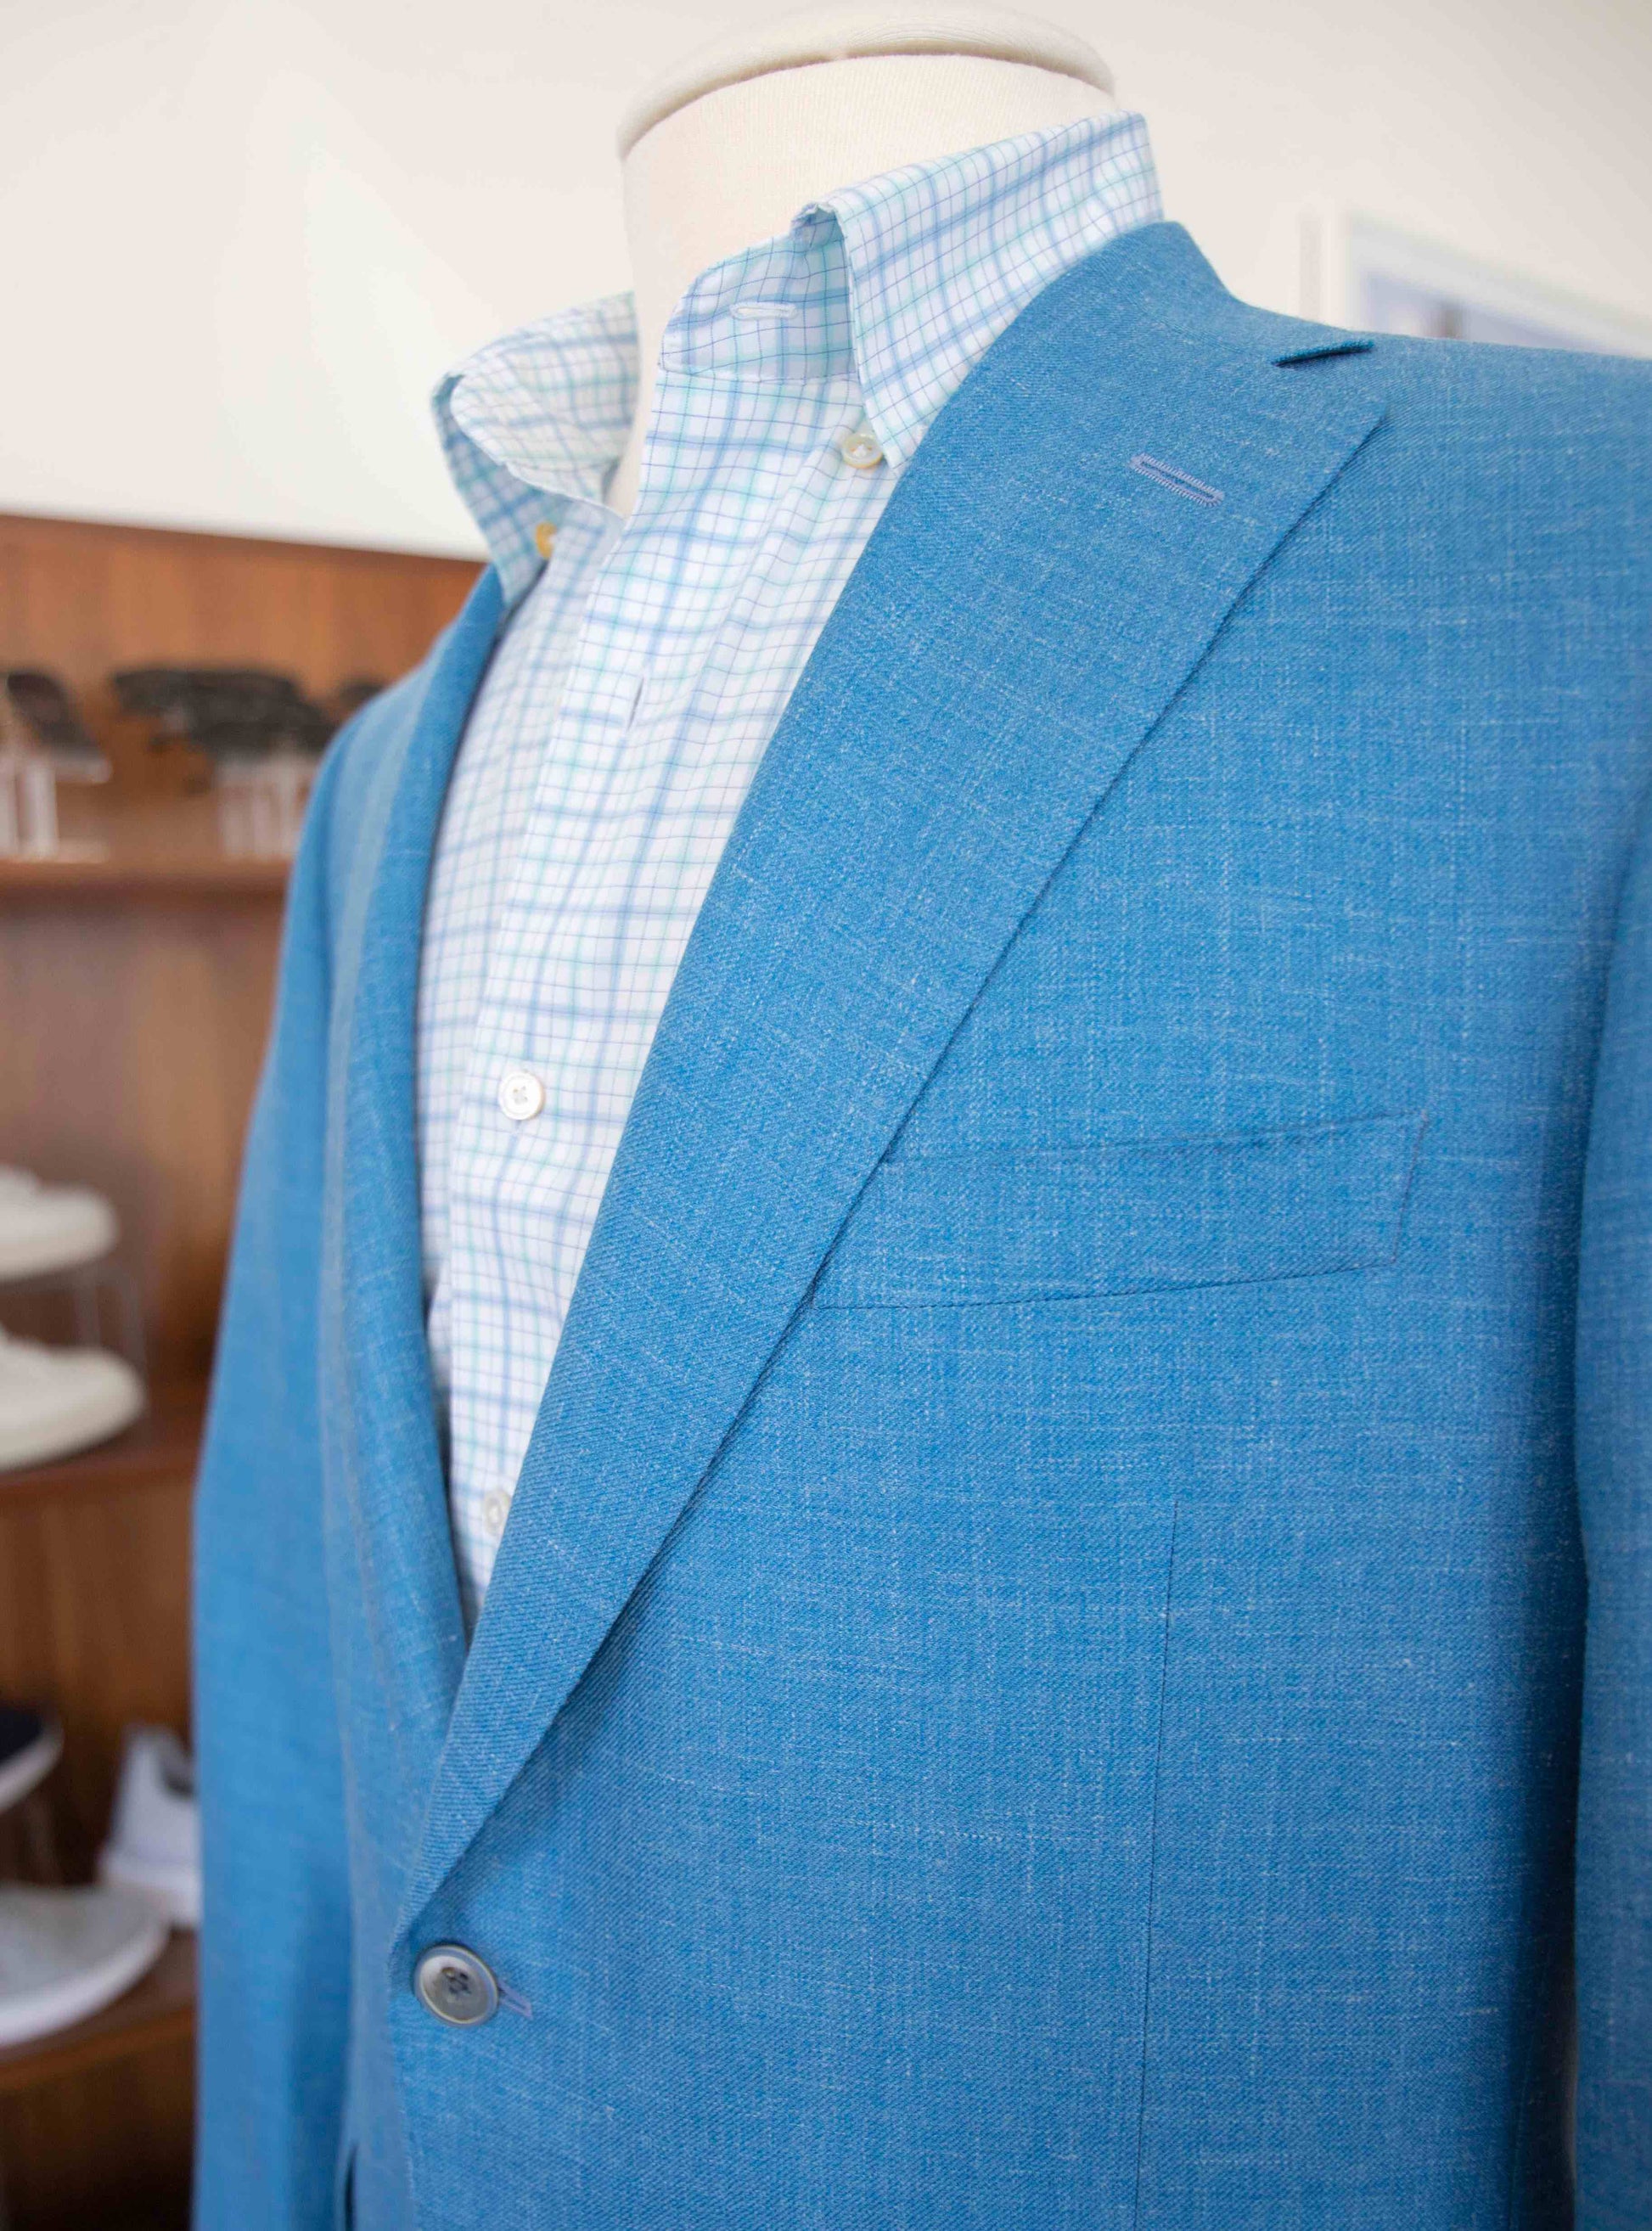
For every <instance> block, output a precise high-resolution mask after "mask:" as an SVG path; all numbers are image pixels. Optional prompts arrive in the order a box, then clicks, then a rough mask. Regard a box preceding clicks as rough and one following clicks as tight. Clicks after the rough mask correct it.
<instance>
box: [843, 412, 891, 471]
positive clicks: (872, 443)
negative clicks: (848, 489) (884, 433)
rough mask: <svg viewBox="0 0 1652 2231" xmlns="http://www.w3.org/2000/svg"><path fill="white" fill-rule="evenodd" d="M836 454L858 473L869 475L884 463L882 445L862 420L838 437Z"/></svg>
mask: <svg viewBox="0 0 1652 2231" xmlns="http://www.w3.org/2000/svg"><path fill="white" fill-rule="evenodd" d="M838 453H839V456H841V457H842V459H843V462H845V465H852V466H853V467H854V469H855V470H856V471H857V472H858V473H869V472H871V470H872V469H873V468H874V467H875V466H878V465H881V464H882V463H883V462H884V445H883V443H881V442H880V441H879V440H878V437H877V435H876V434H874V433H873V432H872V430H871V427H870V426H869V425H868V424H866V422H865V419H864V418H863V419H862V420H861V422H860V424H859V425H858V426H851V427H850V428H849V430H848V431H847V432H846V433H843V434H839V437H838Z"/></svg>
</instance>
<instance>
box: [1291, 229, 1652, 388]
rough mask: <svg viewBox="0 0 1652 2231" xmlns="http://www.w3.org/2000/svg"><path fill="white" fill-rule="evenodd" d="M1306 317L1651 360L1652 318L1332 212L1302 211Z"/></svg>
mask: <svg viewBox="0 0 1652 2231" xmlns="http://www.w3.org/2000/svg"><path fill="white" fill-rule="evenodd" d="M1300 223H1301V230H1300V268H1299V285H1298V296H1299V300H1298V310H1299V315H1301V316H1303V317H1305V318H1315V319H1320V320H1324V321H1325V323H1327V324H1329V325H1336V326H1349V327H1353V328H1354V329H1355V330H1356V331H1357V332H1362V333H1415V334H1418V335H1422V336H1425V337H1428V338H1431V339H1435V340H1467V341H1503V342H1508V343H1512V344H1513V345H1514V346H1518V347H1522V348H1561V349H1590V350H1594V351H1597V352H1603V353H1605V354H1608V355H1613V356H1652V323H1647V322H1642V320H1639V319H1636V318H1632V317H1629V316H1628V315H1627V314H1624V313H1623V312H1620V311H1617V310H1613V309H1608V308H1605V307H1602V306H1601V305H1600V304H1597V303H1593V302H1588V301H1584V300H1582V299H1581V298H1579V297H1577V296H1576V295H1571V294H1563V293H1562V292H1561V291H1560V290H1559V289H1558V288H1551V287H1548V286H1545V285H1544V284H1543V283H1542V282H1540V281H1537V280H1533V279H1527V278H1525V277H1523V276H1521V275H1519V273H1516V272H1511V271H1506V270H1503V269H1501V268H1499V267H1498V266H1496V265H1494V264H1489V263H1482V262H1480V261H1478V260H1477V259H1476V258H1475V257H1474V256H1469V255H1461V254H1460V253H1459V252H1458V251H1457V250H1456V249H1450V248H1445V247H1442V246H1441V245H1440V244H1439V243H1436V242H1432V241H1425V240H1419V239H1416V238H1414V237H1413V236H1411V235H1410V234H1409V233H1403V232H1398V231H1396V230H1393V229H1392V228H1390V226H1387V225H1383V224H1378V223H1375V222H1374V221H1373V220H1372V219H1370V218H1368V217H1359V216H1357V215H1356V214H1355V213H1353V212H1351V211H1350V210H1339V209H1334V208H1325V207H1317V208H1313V209H1309V210H1304V211H1303V213H1302V217H1301V221H1300Z"/></svg>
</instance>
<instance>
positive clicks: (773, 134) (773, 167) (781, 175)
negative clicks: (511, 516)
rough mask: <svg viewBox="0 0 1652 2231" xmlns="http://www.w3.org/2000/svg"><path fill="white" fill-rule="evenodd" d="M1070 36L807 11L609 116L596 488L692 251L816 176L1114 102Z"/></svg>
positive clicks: (914, 157)
mask: <svg viewBox="0 0 1652 2231" xmlns="http://www.w3.org/2000/svg"><path fill="white" fill-rule="evenodd" d="M1112 90H1113V84H1112V78H1111V74H1110V72H1109V71H1108V69H1107V68H1106V65H1105V63H1104V62H1103V61H1102V60H1101V58H1100V56H1099V55H1097V54H1096V53H1095V52H1094V51H1093V50H1092V48H1090V47H1088V46H1086V45H1085V42H1083V41H1082V40H1081V39H1078V38H1075V37H1074V36H1072V33H1070V32H1068V31H1065V30H1062V29H1059V27H1057V26H1055V25H1053V24H1048V23H1040V21H1038V20H1037V19H1036V18H1035V17H1033V16H1021V15H1018V14H1014V13H1012V12H1010V11H1009V10H1005V9H999V8H987V7H978V8H976V7H969V6H962V7H952V8H939V9H931V10H928V11H927V12H923V13H920V14H917V15H915V14H914V13H912V12H904V13H902V14H900V15H892V14H887V13H885V11H884V10H882V9H880V8H875V7H865V6H861V7H837V8H812V9H807V10H802V11H801V12H800V13H799V14H796V15H793V16H783V17H781V19H780V20H779V21H778V22H777V23H773V24H771V25H769V26H768V28H767V29H761V30H753V31H748V32H745V33H742V34H740V35H737V36H735V37H732V38H730V39H728V40H724V41H722V42H719V43H718V44H717V45H716V46H712V47H708V48H703V49H702V50H701V51H700V52H699V53H698V54H696V55H691V56H690V58H689V60H688V61H686V62H684V63H683V64H681V65H679V66H678V68H677V69H676V70H675V71H673V72H672V73H671V74H670V75H669V76H668V77H666V78H664V79H662V80H661V81H658V83H657V84H656V85H654V86H653V87H651V88H650V89H649V90H648V91H647V92H646V93H645V94H642V96H641V97H640V98H639V99H638V100H637V101H635V102H633V104H632V107H631V108H630V109H629V110H628V111H627V112H626V114H625V117H624V118H623V120H622V121H621V124H620V129H619V152H620V156H621V158H622V161H623V164H624V172H623V184H624V191H625V230H626V235H627V237H628V239H629V241H630V243H631V254H632V273H633V288H634V292H635V296H636V302H637V322H638V355H639V361H640V366H641V373H642V379H641V386H640V390H639V392H638V405H637V415H636V417H635V419H634V421H633V422H632V430H631V438H630V440H629V441H628V442H627V443H626V445H625V455H624V456H622V457H621V459H620V461H619V464H618V466H617V467H616V468H615V469H614V475H613V478H612V482H611V483H610V485H609V489H608V500H609V501H610V502H611V503H612V505H613V506H614V508H616V509H617V510H619V511H622V512H629V511H630V510H631V508H632V504H633V503H634V501H635V500H636V495H637V483H638V474H639V470H640V466H641V458H642V446H643V437H644V434H645V430H646V428H647V425H648V418H649V412H650V410H651V405H652V402H653V390H654V374H655V368H656V365H657V364H658V358H659V348H660V341H661V338H662V336H663V335H664V330H665V327H666V323H667V321H668V320H669V319H670V317H671V312H672V311H673V309H675V307H676V306H677V302H678V301H680V299H681V298H682V295H683V292H684V290H685V289H686V288H688V286H689V285H690V283H691V281H693V280H694V279H695V278H696V276H697V275H699V273H701V272H702V271H703V270H705V269H706V268H708V266H709V265H710V264H713V263H716V262H720V261H721V260H722V258H723V257H724V256H728V255H735V254H737V253H738V252H739V251H740V250H741V249H745V248H749V247H751V246H753V245H755V243H757V242H758V241H761V240H768V239H772V238H773V237H774V236H775V235H776V234H777V233H780V232H781V231H783V230H785V229H786V227H787V225H788V224H789V223H791V220H792V218H793V217H794V216H795V214H796V213H797V211H798V210H800V209H801V208H803V207H805V206H806V205H807V204H808V203H809V202H811V201H814V200H818V199H820V197H823V196H825V195H827V194H829V193H830V192H831V191H832V189H833V188H834V187H837V186H844V185H851V184H855V183H856V182H857V181H858V180H860V179H862V178H875V177H877V176H878V174H879V173H880V172H882V171H892V170H896V169H898V168H899V167H900V166H901V165H903V164H906V163H916V162H925V161H931V160H934V159H936V158H940V157H943V156H946V155H953V154H959V153H962V152H965V151H966V150H968V149H969V148H971V147H981V146H988V144H990V143H991V142H992V141H993V140H995V139H1011V138H1013V137H1014V136H1015V135H1016V134H1018V133H1024V132H1047V131H1055V130H1059V128H1060V127H1061V126H1063V125H1067V124H1076V123H1077V122H1079V120H1080V119H1081V118H1083V117H1086V116H1096V115H1101V114H1104V113H1107V112H1108V111H1110V110H1111V108H1112V107H1113V106H1114V104H1113V101H1112V100H1111V94H1112Z"/></svg>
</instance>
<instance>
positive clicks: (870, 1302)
mask: <svg viewBox="0 0 1652 2231" xmlns="http://www.w3.org/2000/svg"><path fill="white" fill-rule="evenodd" d="M1422 1128H1423V1118H1422V1117H1421V1116H1416V1115H1403V1116H1398V1115H1396V1116H1390V1115H1374V1116H1368V1117H1364V1118H1362V1119H1360V1120H1358V1121H1356V1122H1349V1123H1323V1124H1316V1125H1314V1126H1313V1127H1312V1128H1308V1129H1304V1130H1299V1131H1251V1132H1244V1133H1238V1134H1234V1135H1222V1136H1216V1135H1212V1136H1208V1137H1202V1138H1184V1139H1150V1140H1144V1141H1131V1142H1128V1143H1121V1144H1097V1145H1094V1146H1082V1147H1069V1148H1054V1149H1040V1150H1036V1151H1033V1152H1029V1153H1018V1152H1017V1151H1015V1150H1014V1148H1003V1149H992V1150H988V1151H981V1152H974V1153H967V1154H912V1155H907V1156H897V1158H896V1159H894V1160H893V1161H888V1162H885V1163H884V1165H883V1167H882V1168H881V1169H879V1171H878V1173H877V1174H876V1176H874V1177H873V1178H872V1179H871V1182H870V1183H869V1184H868V1186H867V1187H866V1190H865V1193H863V1194H862V1195H861V1198H860V1200H859V1203H858V1206H856V1208H855V1210H854V1212H853V1213H852V1215H851V1217H850V1219H849V1220H848V1222H847V1224H846V1225H845V1226H844V1229H843V1232H842V1233H841V1235H840V1237H839V1240H838V1244H837V1245H836V1247H835V1248H834V1249H833V1250H832V1254H831V1255H830V1256H829V1257H828V1258H827V1259H826V1265H825V1268H824V1269H823V1271H822V1272H821V1274H820V1282H819V1284H817V1286H816V1289H815V1296H814V1298H815V1301H816V1303H817V1304H818V1305H819V1306H820V1307H822V1308H826V1309H864V1308H873V1309H930V1308H946V1307H949V1306H950V1307H959V1306H963V1305H967V1304H971V1303H975V1304H979V1303H993V1302H999V1303H1003V1302H1031V1301H1059V1300H1063V1299H1078V1298H1081V1297H1085V1296H1086V1295H1092V1294H1130V1293H1143V1292H1149V1291H1151V1290H1154V1289H1156V1288H1170V1287H1176V1286H1228V1285H1242V1284H1249V1283H1252V1282H1254V1281H1258V1280H1261V1279H1267V1278H1308V1277H1323V1276H1325V1274H1327V1273H1329V1272H1332V1271H1368V1270H1373V1269H1376V1268H1377V1267H1379V1266H1380V1265H1382V1264H1387V1263H1391V1262H1393V1261H1394V1259H1395V1258H1396V1255H1397V1254H1398V1252H1399V1245H1400V1233H1401V1229H1402V1225H1403V1218H1404V1212H1405V1200H1406V1194H1407V1192H1408V1190H1409V1185H1410V1180H1411V1172H1412V1168H1413V1166H1414V1164H1415V1162H1416V1154H1417V1148H1418V1145H1419V1143H1420V1141H1421V1139H1422Z"/></svg>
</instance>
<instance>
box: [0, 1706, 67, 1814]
mask: <svg viewBox="0 0 1652 2231" xmlns="http://www.w3.org/2000/svg"><path fill="white" fill-rule="evenodd" d="M62 1756H63V1730H62V1728H60V1727H59V1726H58V1724H57V1723H56V1721H55V1720H49V1721H48V1722H47V1723H46V1725H45V1726H44V1727H43V1728H42V1730H41V1731H40V1733H39V1734H38V1735H37V1736H36V1737H35V1740H34V1741H33V1743H30V1744H29V1747H28V1749H26V1750H20V1751H19V1752H18V1753H17V1755H16V1757H15V1758H9V1759H8V1760H7V1761H6V1762H5V1764H4V1765H3V1766H0V1813H5V1812H9V1811H10V1808H11V1807H12V1806H14V1805H16V1804H20V1803H21V1802H22V1801H23V1799H24V1798H25V1797H27V1796H28V1795H29V1791H30V1790H31V1789H33V1788H35V1787H36V1784H37V1783H39V1782H44V1780H45V1779H46V1777H47V1775H49V1773H50V1772H51V1770H52V1769H53V1768H54V1767H55V1765H56V1763H57V1762H58V1760H59V1759H60V1758H62Z"/></svg>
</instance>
